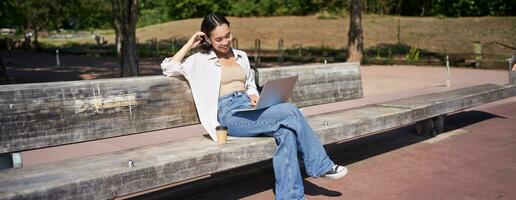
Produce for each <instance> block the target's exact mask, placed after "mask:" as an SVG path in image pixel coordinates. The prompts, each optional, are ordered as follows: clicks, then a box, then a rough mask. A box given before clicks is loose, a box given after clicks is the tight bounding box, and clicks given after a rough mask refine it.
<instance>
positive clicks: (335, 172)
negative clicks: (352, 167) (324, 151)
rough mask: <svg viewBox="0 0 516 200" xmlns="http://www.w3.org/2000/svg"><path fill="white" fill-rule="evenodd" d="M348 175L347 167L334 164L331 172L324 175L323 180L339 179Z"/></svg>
mask: <svg viewBox="0 0 516 200" xmlns="http://www.w3.org/2000/svg"><path fill="white" fill-rule="evenodd" d="M346 174H348V168H347V167H346V166H341V165H336V164H334V165H333V166H332V167H331V169H330V171H328V172H326V174H324V175H323V178H327V179H339V178H342V177H344V176H346Z"/></svg>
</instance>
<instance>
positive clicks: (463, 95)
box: [377, 84, 516, 121]
mask: <svg viewBox="0 0 516 200" xmlns="http://www.w3.org/2000/svg"><path fill="white" fill-rule="evenodd" d="M515 88H516V86H514V85H496V84H483V85H478V86H473V87H468V88H461V89H456V90H451V91H446V92H440V93H434V94H428V95H421V96H417V97H409V98H404V99H399V100H394V101H389V102H385V103H381V104H377V105H379V106H387V107H400V108H411V109H413V110H414V112H413V115H414V116H413V117H412V118H413V119H414V120H415V121H420V120H423V119H428V118H431V117H435V116H439V115H444V114H447V113H453V112H457V111H460V110H463V109H466V108H470V107H473V106H478V105H481V104H486V103H489V102H493V101H496V100H500V99H505V98H509V97H513V96H516V89H515Z"/></svg>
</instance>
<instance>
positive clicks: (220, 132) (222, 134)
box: [215, 126, 228, 144]
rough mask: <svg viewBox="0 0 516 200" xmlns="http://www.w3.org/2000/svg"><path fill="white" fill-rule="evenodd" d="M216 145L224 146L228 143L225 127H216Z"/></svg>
mask: <svg viewBox="0 0 516 200" xmlns="http://www.w3.org/2000/svg"><path fill="white" fill-rule="evenodd" d="M215 130H216V131H217V143H219V144H225V143H226V141H228V128H227V127H225V126H217V128H215Z"/></svg>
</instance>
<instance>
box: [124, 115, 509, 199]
mask: <svg viewBox="0 0 516 200" xmlns="http://www.w3.org/2000/svg"><path fill="white" fill-rule="evenodd" d="M492 118H505V117H503V116H497V115H493V114H490V113H486V112H482V111H465V112H459V113H455V114H452V115H449V116H447V118H446V125H447V127H446V130H445V131H446V132H447V131H452V130H456V129H461V128H463V127H467V126H469V125H472V124H476V123H479V122H482V121H485V120H489V119H492ZM414 132H415V126H414V125H409V126H405V127H401V128H397V129H393V130H389V131H384V132H380V133H377V134H372V135H369V136H366V137H363V138H360V139H355V140H351V141H346V142H341V143H336V144H330V145H326V146H325V148H326V150H327V152H328V154H329V155H330V157H331V158H332V159H333V160H334V162H335V163H338V164H342V165H349V164H352V163H355V162H359V161H361V160H365V159H368V158H371V157H374V156H377V155H381V154H384V153H388V152H390V151H393V150H396V149H400V148H403V147H405V146H408V145H411V144H415V143H419V142H421V141H424V140H427V139H430V138H431V137H430V136H419V135H416V134H414ZM302 171H304V169H303V170H302ZM303 176H304V177H305V180H304V186H305V194H307V195H311V196H327V197H336V196H341V195H342V194H341V192H339V191H333V190H329V189H327V188H324V187H319V186H317V185H315V184H313V183H311V182H310V181H308V180H306V177H307V175H306V174H303ZM273 187H274V174H273V170H272V161H271V160H266V161H263V162H260V163H255V164H252V165H248V166H244V167H240V168H236V169H232V170H228V171H225V172H222V173H215V174H212V175H211V176H210V177H208V178H204V179H201V180H197V181H193V182H190V183H185V184H182V185H179V186H175V187H171V188H168V189H164V190H160V191H156V192H152V193H148V194H145V195H141V196H138V197H135V198H134V199H241V198H245V197H248V196H251V195H253V194H257V193H260V192H263V191H266V190H270V189H272V188H273Z"/></svg>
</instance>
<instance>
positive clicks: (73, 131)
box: [0, 76, 199, 153]
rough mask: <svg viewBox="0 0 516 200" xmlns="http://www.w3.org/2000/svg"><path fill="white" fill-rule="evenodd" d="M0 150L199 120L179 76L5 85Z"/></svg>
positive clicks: (0, 108) (0, 91)
mask: <svg viewBox="0 0 516 200" xmlns="http://www.w3.org/2000/svg"><path fill="white" fill-rule="evenodd" d="M0 113H2V115H1V116H0V123H1V125H0V132H1V134H0V153H4V152H13V151H20V150H27V149H34V148H40V147H48V146H54V145H62V144H68V143H74V142H82V141H88V140H96V139H100V138H109V137H114V136H121V135H128V134H134V133H140V132H145V131H151V130H159V129H165V128H170V127H177V126H184V125H189V124H195V123H199V122H198V119H197V114H196V110H195V107H194V103H193V99H192V95H191V92H190V89H189V86H188V85H187V83H186V81H185V80H181V79H178V78H169V77H165V76H150V77H133V78H119V79H103V80H89V81H68V82H55V83H38V84H19V85H6V86H2V87H1V89H0Z"/></svg>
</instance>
